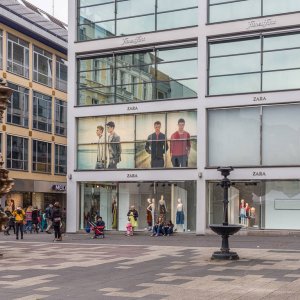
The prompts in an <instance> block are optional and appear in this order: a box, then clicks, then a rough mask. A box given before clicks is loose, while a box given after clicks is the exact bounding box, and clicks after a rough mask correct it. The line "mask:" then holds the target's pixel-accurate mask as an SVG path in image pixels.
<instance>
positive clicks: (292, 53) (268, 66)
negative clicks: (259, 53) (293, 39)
mask: <svg viewBox="0 0 300 300" xmlns="http://www.w3.org/2000/svg"><path fill="white" fill-rule="evenodd" d="M263 62H264V64H263V70H264V71H267V70H276V69H292V68H299V67H300V49H292V50H285V51H273V52H265V53H264V55H263Z"/></svg>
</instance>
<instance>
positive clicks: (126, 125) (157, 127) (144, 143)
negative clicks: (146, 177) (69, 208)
mask: <svg viewBox="0 0 300 300" xmlns="http://www.w3.org/2000/svg"><path fill="white" fill-rule="evenodd" d="M93 129H94V130H95V134H94V135H91V130H93ZM77 151H78V152H77V154H78V155H77V159H78V164H77V168H78V169H81V170H91V169H96V170H104V169H134V168H138V169H149V168H196V166H197V113H196V111H179V112H169V113H149V114H138V115H123V116H108V117H92V118H91V117H89V118H79V119H78V150H77Z"/></svg>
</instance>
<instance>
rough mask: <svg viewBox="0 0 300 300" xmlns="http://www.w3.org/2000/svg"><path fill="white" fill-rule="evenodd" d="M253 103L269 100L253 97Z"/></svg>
mask: <svg viewBox="0 0 300 300" xmlns="http://www.w3.org/2000/svg"><path fill="white" fill-rule="evenodd" d="M253 101H254V102H258V101H267V98H266V97H253Z"/></svg>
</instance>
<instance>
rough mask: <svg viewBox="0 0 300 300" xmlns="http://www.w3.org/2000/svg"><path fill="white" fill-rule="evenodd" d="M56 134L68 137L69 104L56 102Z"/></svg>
mask: <svg viewBox="0 0 300 300" xmlns="http://www.w3.org/2000/svg"><path fill="white" fill-rule="evenodd" d="M55 133H56V134H59V135H64V136H66V135H67V102H65V101H61V100H57V99H56V100H55Z"/></svg>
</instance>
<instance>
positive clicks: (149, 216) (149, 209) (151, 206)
mask: <svg viewBox="0 0 300 300" xmlns="http://www.w3.org/2000/svg"><path fill="white" fill-rule="evenodd" d="M147 202H148V206H147V209H146V210H147V224H148V230H149V231H151V230H152V222H153V219H152V212H153V211H154V204H153V203H152V200H151V199H150V198H148V199H147Z"/></svg>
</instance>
